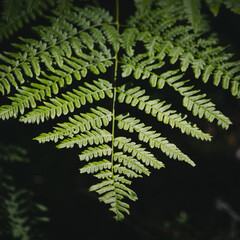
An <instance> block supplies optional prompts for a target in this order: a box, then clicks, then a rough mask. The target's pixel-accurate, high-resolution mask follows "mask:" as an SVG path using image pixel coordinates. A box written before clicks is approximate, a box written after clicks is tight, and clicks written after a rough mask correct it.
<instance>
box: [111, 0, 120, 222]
mask: <svg viewBox="0 0 240 240" xmlns="http://www.w3.org/2000/svg"><path fill="white" fill-rule="evenodd" d="M116 27H117V32H118V33H119V0H116ZM117 71H118V49H117V50H116V53H115V66H114V73H113V103H112V155H111V164H112V168H111V172H112V180H113V186H114V193H115V206H116V218H118V210H117V205H118V204H117V194H116V185H115V180H114V141H115V122H116V113H115V106H116V98H117V89H116V81H117Z"/></svg>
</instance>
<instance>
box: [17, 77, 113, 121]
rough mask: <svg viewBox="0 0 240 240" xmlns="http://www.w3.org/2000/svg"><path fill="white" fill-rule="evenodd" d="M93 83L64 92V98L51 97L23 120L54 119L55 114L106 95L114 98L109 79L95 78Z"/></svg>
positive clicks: (66, 112)
mask: <svg viewBox="0 0 240 240" xmlns="http://www.w3.org/2000/svg"><path fill="white" fill-rule="evenodd" d="M93 83H94V85H93V84H89V83H86V82H85V83H84V85H85V87H81V86H80V87H78V90H76V89H74V90H73V91H72V92H66V94H62V96H63V98H59V97H56V98H50V101H51V102H44V105H45V106H39V107H38V108H36V109H34V110H33V111H31V112H29V113H27V114H26V115H25V116H24V117H22V118H21V121H22V122H25V123H35V122H37V123H39V122H40V121H42V122H44V121H45V120H47V119H49V118H50V117H51V118H52V119H53V118H55V116H57V117H59V116H61V115H62V114H64V115H67V114H68V113H69V112H73V111H74V110H75V108H80V107H81V106H82V105H85V104H86V103H87V102H89V103H92V102H93V101H99V100H100V99H104V98H105V97H106V96H108V97H109V98H112V96H113V94H112V85H111V84H110V83H109V82H108V81H106V80H103V79H99V80H98V81H95V80H94V81H93Z"/></svg>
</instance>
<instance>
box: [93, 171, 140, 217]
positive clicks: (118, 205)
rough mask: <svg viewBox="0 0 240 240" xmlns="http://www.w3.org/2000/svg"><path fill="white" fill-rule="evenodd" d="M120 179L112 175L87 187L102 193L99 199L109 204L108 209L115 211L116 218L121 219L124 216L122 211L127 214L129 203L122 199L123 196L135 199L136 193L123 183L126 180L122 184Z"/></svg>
mask: <svg viewBox="0 0 240 240" xmlns="http://www.w3.org/2000/svg"><path fill="white" fill-rule="evenodd" d="M122 179H123V178H121V177H118V176H114V178H113V179H108V180H104V181H102V182H101V183H98V184H95V185H93V186H91V187H90V189H89V190H90V191H95V192H97V193H98V194H100V195H103V196H101V197H99V200H100V201H103V202H104V203H106V204H110V205H111V208H110V210H111V211H113V212H114V213H115V218H116V220H122V219H123V218H124V215H123V213H127V214H129V210H128V209H129V205H128V204H127V203H125V202H123V201H122V200H123V198H124V197H126V198H128V199H130V200H132V201H136V200H137V196H136V193H135V192H134V191H132V190H131V189H130V188H128V187H127V186H126V185H125V184H126V181H124V183H125V184H123V183H122Z"/></svg>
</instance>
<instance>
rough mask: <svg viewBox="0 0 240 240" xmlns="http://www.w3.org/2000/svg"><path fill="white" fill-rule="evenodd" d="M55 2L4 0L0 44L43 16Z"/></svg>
mask: <svg viewBox="0 0 240 240" xmlns="http://www.w3.org/2000/svg"><path fill="white" fill-rule="evenodd" d="M53 4H54V1H53V0H43V1H33V0H20V1H15V0H4V1H2V6H1V10H2V11H1V20H0V42H1V41H2V40H3V39H6V38H9V37H10V36H11V35H12V34H13V33H15V32H16V31H18V30H19V29H20V28H22V27H23V26H24V24H26V23H29V22H30V21H31V20H34V19H35V18H36V17H37V16H41V15H43V13H44V11H46V9H47V8H48V7H52V6H53Z"/></svg>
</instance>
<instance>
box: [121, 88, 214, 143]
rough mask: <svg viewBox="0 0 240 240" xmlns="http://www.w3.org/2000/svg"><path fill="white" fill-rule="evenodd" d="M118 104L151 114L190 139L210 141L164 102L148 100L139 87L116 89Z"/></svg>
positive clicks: (207, 135)
mask: <svg viewBox="0 0 240 240" xmlns="http://www.w3.org/2000/svg"><path fill="white" fill-rule="evenodd" d="M118 92H119V93H120V94H119V97H118V100H119V102H120V103H123V102H125V103H127V104H130V105H131V106H133V107H137V108H138V109H139V110H142V111H145V113H147V114H151V115H152V116H153V117H156V118H157V120H158V121H160V122H163V123H164V124H169V125H170V126H171V127H172V128H173V127H177V128H179V129H180V130H181V132H182V133H186V134H191V136H192V137H196V138H200V139H202V138H203V139H205V140H210V136H209V134H205V133H203V132H202V131H201V130H200V129H199V128H198V127H197V126H196V125H193V126H192V125H191V124H190V123H189V122H187V121H186V120H185V119H186V116H184V117H182V116H181V114H178V113H176V111H175V110H171V109H170V107H171V105H170V104H165V101H159V100H158V99H153V100H150V97H149V96H148V95H145V90H144V89H143V90H142V89H141V88H140V87H135V88H131V89H128V90H125V89H124V87H122V88H121V89H120V88H119V89H118Z"/></svg>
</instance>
